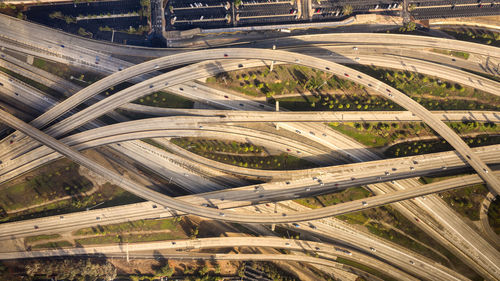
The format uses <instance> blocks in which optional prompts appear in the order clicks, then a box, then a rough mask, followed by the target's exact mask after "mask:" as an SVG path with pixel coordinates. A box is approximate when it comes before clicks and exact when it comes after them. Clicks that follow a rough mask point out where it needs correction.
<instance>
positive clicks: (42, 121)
mask: <svg viewBox="0 0 500 281" xmlns="http://www.w3.org/2000/svg"><path fill="white" fill-rule="evenodd" d="M405 39H406V38H405ZM343 40H346V39H343ZM351 40H352V38H351ZM367 41H369V39H367ZM410 41H411V40H410ZM414 41H419V40H417V39H415V40H414ZM422 41H424V40H422ZM438 41H439V40H438ZM365 42H366V41H365ZM456 45H460V44H456ZM474 45H475V44H474ZM471 47H474V49H471V50H476V49H477V52H483V51H484V49H483V48H482V47H480V46H471ZM65 48H66V47H65ZM454 48H457V47H456V46H454ZM458 48H459V47H458ZM480 49H481V50H480ZM485 49H488V48H485ZM241 51H242V50H241V49H221V50H210V52H204V51H195V52H193V53H186V54H176V55H174V56H173V57H170V58H168V59H163V58H160V59H157V60H153V61H150V62H146V63H144V64H142V65H137V66H133V67H131V68H128V69H122V70H121V71H120V72H119V73H120V74H119V75H118V74H116V75H110V76H108V77H107V78H105V79H103V80H100V81H99V82H97V83H94V84H92V85H91V86H89V87H87V88H85V89H83V90H81V91H80V92H78V93H77V94H75V95H74V96H73V98H70V99H67V100H71V99H73V100H72V103H71V102H66V101H67V100H66V101H64V102H62V103H60V105H58V106H55V107H53V109H51V110H50V111H48V112H47V113H46V114H44V115H45V116H43V117H41V118H40V117H39V118H37V120H35V121H34V122H32V123H31V124H32V125H34V126H35V127H38V128H43V127H44V126H45V125H46V124H48V123H50V122H51V121H53V120H55V119H56V118H58V117H60V116H62V115H63V114H64V113H66V112H68V111H69V110H71V109H73V108H74V107H75V106H76V105H78V104H79V103H81V102H83V101H85V100H88V99H89V98H90V97H91V96H93V95H96V94H98V93H99V92H101V91H103V90H105V89H107V88H109V87H111V86H113V85H116V84H118V83H119V82H121V81H125V80H127V79H129V78H132V77H136V76H138V75H140V74H144V73H148V72H152V71H155V69H159V68H160V69H161V68H166V67H169V66H172V65H180V64H186V63H195V62H198V61H201V60H204V59H219V60H222V59H225V58H230V59H238V58H239V59H248V58H251V59H260V60H267V61H269V60H270V58H273V59H274V58H276V60H281V61H283V62H288V63H298V64H304V65H309V66H311V67H317V68H319V69H322V70H324V71H331V72H333V73H336V74H337V75H339V76H344V74H345V73H347V74H349V79H353V80H354V81H356V82H358V83H361V84H364V85H366V86H367V87H373V88H374V90H375V91H378V92H379V94H381V95H384V96H386V97H387V98H391V99H393V100H395V101H397V102H399V103H400V104H402V105H405V106H404V107H406V108H407V109H409V110H411V111H413V113H414V114H415V115H416V116H411V115H412V114H411V113H407V116H408V117H410V118H411V117H419V118H421V119H422V120H424V121H426V122H427V123H428V124H429V123H430V124H432V126H434V128H439V130H440V131H441V132H444V135H445V136H446V138H447V140H449V141H450V140H451V143H453V144H455V148H459V149H460V152H461V154H462V155H463V156H464V157H462V158H458V157H456V155H454V156H455V157H456V159H457V160H459V159H462V160H461V161H459V162H460V165H463V160H465V161H466V162H469V164H472V167H474V168H475V169H476V171H478V172H479V174H480V175H481V177H482V178H484V179H486V180H487V181H488V182H490V183H491V187H495V186H497V184H498V178H496V177H495V176H494V173H492V172H491V171H490V170H489V168H487V166H485V165H484V164H483V163H482V161H481V159H480V158H479V157H476V155H475V153H472V151H471V150H469V148H468V147H466V146H464V144H463V143H460V141H456V136H455V135H454V133H453V132H451V133H450V130H449V129H448V127H446V126H444V127H443V126H442V124H443V123H442V122H441V121H440V120H439V119H440V118H441V117H440V116H439V115H433V114H430V113H429V112H427V111H426V110H425V109H422V108H419V107H418V106H417V105H415V104H412V101H408V98H406V96H404V94H402V93H399V92H397V91H396V90H395V89H392V88H390V87H388V86H386V85H383V84H381V83H380V82H378V81H376V80H374V79H370V78H369V77H366V75H364V74H361V73H358V72H356V71H353V70H352V69H348V68H346V67H343V66H340V65H337V64H334V63H331V62H327V61H322V60H320V59H315V58H310V57H308V56H301V55H298V54H297V55H294V57H295V58H294V59H293V60H291V59H290V58H289V57H290V55H289V54H288V53H287V52H281V51H277V50H276V51H271V50H266V51H263V50H255V51H253V50H252V49H248V50H246V51H248V52H245V54H244V55H242V54H240V52H241ZM486 52H488V51H486ZM226 55H227V57H226ZM201 58H203V59H201ZM366 59H369V57H366ZM363 60H364V58H363ZM259 64H261V62H260V61H259V62H255V63H252V61H244V62H239V61H234V62H232V61H228V62H226V61H220V62H219V64H218V65H214V64H213V63H212V62H208V63H203V62H202V63H199V64H195V65H193V66H188V67H185V68H181V69H179V70H177V71H173V72H172V73H166V74H162V75H159V76H156V77H154V78H151V80H148V81H145V82H141V83H139V84H137V85H135V86H132V87H131V88H129V89H126V90H124V91H122V92H119V93H117V94H115V95H113V96H112V98H113V97H114V99H109V98H107V99H104V100H102V101H101V102H100V103H96V104H95V106H94V108H95V110H94V111H91V110H92V109H91V108H92V106H91V107H89V108H88V109H89V110H88V111H89V112H91V113H92V114H89V113H88V112H86V111H82V113H80V115H78V114H76V117H72V118H71V117H70V118H68V119H66V120H65V121H63V122H62V123H58V124H57V125H56V126H53V127H51V128H49V129H47V130H45V132H46V133H47V134H49V135H52V136H54V137H58V136H61V135H64V134H65V133H68V132H70V131H72V130H73V129H76V128H77V127H78V126H80V125H83V124H85V123H86V122H87V121H91V120H93V119H95V118H96V117H98V116H100V115H102V114H105V113H107V112H109V111H110V110H112V109H114V108H118V107H119V106H127V102H129V101H132V100H134V99H136V98H137V97H139V96H143V95H146V94H148V93H152V92H154V91H157V90H159V89H163V88H165V86H169V87H173V85H178V86H176V88H177V89H176V91H177V92H184V91H186V90H187V88H186V89H184V88H183V87H182V84H181V83H188V82H189V80H192V79H193V78H194V77H195V78H198V77H206V76H210V75H213V74H214V73H217V72H219V71H227V70H231V69H240V68H242V67H243V68H245V67H251V66H254V65H259ZM240 65H241V66H240ZM113 67H114V66H113ZM327 67H328V69H327ZM110 69H111V68H110ZM115 69H116V68H115ZM358 75H359V76H361V78H359V77H358ZM462 75H463V74H462ZM457 79H458V78H457ZM481 79H483V78H481ZM462 80H463V79H462ZM486 80H487V79H486ZM469 81H470V80H469ZM487 81H490V80H487ZM101 82H102V83H101ZM470 82H473V81H470ZM165 83H168V85H166V84H165ZM487 83H491V81H490V82H487ZM487 83H485V84H484V85H491V84H487ZM369 84H371V86H370V85H369ZM474 84H478V83H474ZM94 85H95V86H94ZM151 86H152V87H151ZM485 88H486V87H485ZM387 89H389V91H390V92H388V91H387ZM492 89H493V88H490V90H489V91H490V92H495V93H496V94H498V92H497V91H494V90H492ZM195 90H196V89H194V90H193V87H190V88H189V91H194V92H196V91H195ZM133 92H135V94H136V95H135V96H134V95H133ZM389 94H390V95H392V96H389ZM115 96H116V97H115ZM208 97H210V96H207V98H208ZM212 97H213V95H212ZM220 103H221V104H225V105H226V106H227V107H229V108H231V107H232V106H233V105H231V104H230V103H227V102H225V101H220ZM244 104H245V108H246V109H248V108H247V104H248V105H250V106H251V103H250V102H249V103H247V102H245V103H244ZM235 106H236V107H238V105H237V104H236V105H235ZM101 107H102V108H101ZM250 110H261V108H259V106H258V105H256V106H255V108H253V107H250ZM51 111H52V112H51ZM192 113H193V112H191V114H192ZM281 113H282V112H280V114H281ZM283 113H285V112H283ZM196 114H200V113H199V112H197V113H196ZM217 114H220V113H217ZM251 114H255V116H256V120H260V122H263V121H265V122H269V120H281V121H279V122H285V121H286V122H292V121H304V120H303V119H301V120H296V119H293V118H294V117H293V114H288V115H287V114H286V113H285V114H282V115H278V114H272V113H270V114H267V115H258V114H257V113H251ZM73 116H75V115H73ZM226 116H227V117H224V118H221V117H215V118H214V117H203V118H201V117H196V118H198V119H196V118H192V119H193V121H191V122H192V123H191V125H190V126H187V127H186V128H183V126H186V123H182V122H181V121H178V120H181V119H178V118H177V119H178V120H176V121H175V122H171V123H169V124H170V125H171V126H172V127H171V129H172V132H173V133H172V134H171V135H170V136H175V135H176V134H180V133H181V131H182V130H178V131H175V130H174V129H175V127H176V126H178V127H177V129H179V128H183V130H184V132H185V133H186V135H188V134H189V133H188V131H193V130H198V131H199V130H200V129H203V130H206V129H211V130H212V131H214V130H215V128H210V126H212V125H211V122H212V121H206V120H212V119H213V120H217V122H220V121H221V119H225V118H230V119H231V120H232V121H234V122H238V121H237V120H238V118H241V119H243V118H248V115H247V113H241V114H239V113H238V114H234V115H230V114H227V115H226ZM82 117H85V118H82ZM2 118H5V119H4V120H5V122H9V124H10V125H11V126H13V127H14V128H17V129H20V130H21V129H22V131H23V132H24V133H25V134H26V135H29V136H31V137H33V138H36V139H37V140H39V141H42V142H44V144H46V145H48V146H49V147H50V148H52V149H55V150H57V151H58V152H59V153H62V154H63V155H65V156H67V157H72V159H75V160H76V161H80V163H81V164H82V165H84V166H85V165H87V166H88V167H89V168H94V169H95V170H96V173H99V172H100V173H104V172H106V175H107V177H109V178H113V179H114V181H115V182H116V183H117V184H123V185H127V186H128V188H130V189H129V190H131V191H132V192H134V191H136V192H137V190H139V189H141V187H138V186H137V185H134V183H128V182H124V181H123V180H121V179H120V178H119V177H118V178H117V177H116V175H112V173H108V172H107V171H105V170H103V169H101V168H102V167H99V166H95V163H93V162H92V161H89V159H86V158H85V157H82V156H81V155H80V154H78V153H77V152H76V151H74V150H71V149H69V148H68V147H66V146H64V145H63V144H62V143H59V142H58V141H56V140H55V139H53V138H50V137H49V136H47V135H44V134H43V133H42V132H40V131H37V130H36V129H35V128H32V127H29V126H28V125H26V124H23V122H19V120H16V119H13V118H12V117H11V116H8V115H7V114H4V115H2ZM210 118H211V119H210ZM266 118H268V119H266ZM273 118H276V119H273ZM279 118H284V119H279ZM287 118H288V119H287ZM295 118H296V117H295ZM314 118H318V119H316V120H311V121H326V120H331V119H328V118H337V120H338V116H336V117H335V116H328V117H325V116H321V117H315V116H311V119H314ZM325 118H326V119H325ZM355 118H361V119H362V118H363V117H359V116H358V117H355ZM458 118H460V117H458ZM241 119H240V120H241ZM341 119H343V116H342V117H341ZM75 120H78V121H79V123H77V122H75ZM186 120H187V119H186ZM194 120H197V121H194ZM203 120H205V121H203ZM228 120H229V119H228ZM283 120H284V121H283ZM331 121H333V120H331ZM206 123H208V125H207V124H206ZM222 123H224V122H222ZM200 124H202V125H200ZM287 124H288V123H287ZM287 124H284V125H283V126H282V127H283V128H285V129H286V126H287ZM200 126H203V128H200ZM291 126H294V123H292V124H291ZM311 126H312V124H311ZM314 126H320V125H319V124H318V125H314ZM116 127H120V126H116ZM126 127H127V126H123V128H126ZM445 127H446V128H445ZM219 128H220V127H219ZM294 128H295V127H294ZM305 128H306V129H302V130H301V131H303V132H304V133H306V132H308V129H307V126H306V127H305ZM311 128H313V127H311ZM107 129H109V128H107ZM119 129H120V130H123V129H121V128H119ZM105 130H106V129H103V131H105ZM295 130H296V129H292V131H295ZM124 132H125V133H123V136H124V137H123V138H122V139H118V140H112V139H108V140H107V141H108V142H103V143H102V144H104V143H112V142H116V141H123V140H126V139H127V137H126V136H127V134H128V133H130V132H127V131H124ZM438 132H439V131H438ZM162 134H165V133H164V132H162V133H159V132H157V135H156V136H169V135H168V134H165V135H162ZM138 135H139V133H137V135H136V136H138ZM130 136H132V137H129V139H134V137H133V135H130ZM152 136H154V134H152ZM329 137H330V136H329ZM135 138H137V137H135ZM63 142H64V141H63ZM327 142H328V141H327ZM26 144H30V145H31V146H24V145H26ZM15 145H17V146H18V147H19V146H24V147H23V148H22V150H21V152H26V151H29V150H31V149H32V148H34V147H36V146H38V145H37V144H36V143H35V142H33V141H29V140H28V139H22V140H21V141H20V142H19V143H17V142H16V143H15ZM324 145H326V146H328V145H329V144H328V143H327V144H324ZM4 148H5V146H4ZM333 148H334V147H332V149H333ZM43 149H44V148H41V149H39V151H41V150H43ZM45 150H46V148H45ZM3 151H4V153H2V154H3V156H2V157H11V156H13V155H12V154H10V153H8V152H5V151H6V150H5V149H4V150H3ZM7 151H8V150H7ZM17 152H19V151H17ZM46 152H50V150H46ZM364 155H366V156H364ZM467 155H468V156H469V157H471V159H469V158H468V157H466V156H467ZM366 157H368V154H359V155H353V157H352V158H353V160H357V161H366V160H363V158H365V159H366ZM492 157H494V156H492ZM54 159H55V158H54ZM492 159H494V158H492ZM386 167H387V166H386ZM386 167H383V168H382V170H383V169H385V168H386ZM437 168H441V166H439V165H437ZM408 169H409V166H408ZM485 169H486V170H485ZM382 170H378V171H377V172H376V173H377V175H380V173H381V172H382ZM485 171H488V173H486V172H485ZM408 173H409V174H411V172H410V170H408ZM350 177H352V176H346V179H347V180H349V179H350ZM395 178H397V177H395ZM373 180H375V181H377V180H376V176H373V179H372V180H368V181H366V182H365V181H360V182H359V183H357V184H358V185H359V184H365V183H370V182H372V181H373ZM387 180H389V179H387ZM474 180H475V182H478V181H480V179H479V178H478V177H477V176H476V177H475V178H474ZM332 182H334V181H332ZM123 185H122V186H123ZM299 186H300V185H299ZM302 188H303V187H302ZM448 188H449V187H448ZM423 190H425V188H421V189H419V192H422V193H414V194H419V195H414V196H410V195H405V196H403V197H400V198H399V199H397V200H403V199H408V198H413V197H415V196H420V195H424V194H428V193H426V192H425V191H423ZM407 192H408V193H409V192H410V191H407ZM403 193H404V192H403ZM141 194H142V195H143V196H144V197H146V198H148V199H153V197H155V196H156V195H147V194H153V193H150V192H149V193H148V192H144V193H141ZM151 196H152V197H151ZM377 197H378V196H377ZM155 198H158V197H155ZM374 198H375V197H374ZM153 201H154V199H153ZM174 201H178V200H171V199H168V198H165V196H162V198H161V201H157V202H158V203H160V204H161V205H164V206H168V207H170V208H173V209H176V210H180V211H186V212H187V213H193V214H201V215H205V216H208V217H212V218H214V219H223V220H232V219H235V220H239V221H241V220H242V219H244V218H247V219H248V218H249V217H251V215H250V214H248V213H247V214H243V215H239V214H237V213H234V214H233V213H232V212H221V211H217V210H213V209H212V208H202V207H199V206H194V207H189V208H188V207H186V205H185V204H181V203H179V202H174ZM375 202H376V201H374V203H372V204H369V206H370V207H371V206H372V205H374V204H376V203H375ZM382 202H394V201H391V200H388V201H382ZM226 203H227V201H226ZM381 204H386V203H381ZM359 205H363V204H360V202H355V203H354V205H353V207H354V208H353V209H352V210H357V209H359V208H360V206H359ZM191 206H192V205H191ZM338 207H340V206H338ZM361 207H363V206H361ZM324 209H327V208H324ZM197 210H200V211H197ZM325 212H326V215H321V216H318V217H317V218H320V217H326V216H331V215H332V213H329V212H328V211H327V210H325ZM221 214H224V215H223V216H222V215H221ZM294 216H295V215H294V214H291V213H286V217H283V216H282V215H281V214H280V215H274V216H273V215H269V216H267V215H266V217H265V218H266V220H265V221H263V217H262V216H254V220H253V222H268V223H271V222H293V221H300V220H301V219H300V217H294ZM310 218H311V217H310V216H309V219H310ZM304 220H305V219H304ZM243 221H245V220H243ZM246 221H252V220H246ZM32 226H33V224H31V227H32ZM479 252H481V251H479ZM485 254H487V253H485ZM496 255H497V254H496ZM491 262H492V261H491V260H490V263H491ZM485 267H486V271H489V273H486V274H491V275H490V277H491V276H495V275H497V274H498V268H496V269H495V266H493V267H490V268H487V266H485ZM421 274H422V273H421ZM437 274H441V273H437ZM445 276H446V275H443V276H442V279H443V280H449V279H446V278H450V276H447V277H445Z"/></svg>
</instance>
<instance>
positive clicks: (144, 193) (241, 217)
mask: <svg viewBox="0 0 500 281" xmlns="http://www.w3.org/2000/svg"><path fill="white" fill-rule="evenodd" d="M0 119H1V120H3V121H4V122H5V123H6V124H8V125H9V126H12V127H14V128H16V129H18V130H20V131H21V132H23V133H25V134H26V135H28V136H31V137H33V138H35V139H36V140H38V141H40V142H42V143H44V144H45V145H47V146H49V147H50V148H52V149H54V150H56V151H58V152H59V153H61V154H63V155H64V156H66V157H68V158H69V159H71V160H73V161H75V162H76V163H78V164H80V165H83V166H84V167H86V168H88V169H90V170H92V171H93V172H95V173H97V174H99V175H101V176H103V177H104V178H106V179H107V180H109V181H110V182H111V183H113V184H116V185H118V186H121V187H122V188H124V189H125V190H127V191H129V192H132V193H134V194H136V195H138V196H140V197H142V198H144V199H147V200H150V201H154V202H157V203H159V204H161V205H163V206H165V207H170V208H173V209H175V210H178V211H181V212H184V213H188V214H195V215H198V216H201V217H207V218H212V219H222V220H228V221H235V222H248V223H252V222H255V223H279V222H293V221H305V220H311V219H316V218H320V217H327V216H331V213H329V211H330V210H329V209H332V208H338V206H330V207H326V208H322V209H318V210H312V211H309V212H301V213H296V214H291V215H288V214H285V213H283V214H279V215H268V216H265V217H261V216H258V215H257V216H255V215H251V214H242V213H232V212H224V211H218V210H214V209H213V208H205V207H199V206H196V205H193V204H190V203H187V202H183V201H179V200H176V199H173V198H171V197H168V196H166V195H163V194H160V193H158V192H155V191H152V190H149V189H147V188H145V187H143V186H140V185H138V184H136V183H134V182H132V181H130V180H128V179H126V178H123V177H122V176H120V175H118V174H116V173H114V172H112V171H110V170H109V169H107V168H105V167H103V166H101V165H99V164H97V163H95V162H94V161H93V160H90V159H88V158H87V157H85V156H83V155H82V154H80V153H79V152H77V151H76V150H73V149H71V148H70V147H68V146H66V145H64V144H62V143H60V142H58V141H57V140H55V139H54V138H52V137H50V136H48V135H45V134H44V133H43V132H41V131H39V130H37V129H36V128H33V127H32V126H30V125H28V124H26V123H24V122H22V121H21V120H19V119H17V118H16V117H14V116H12V115H10V114H8V113H6V112H3V111H2V112H1V115H0ZM472 177H473V176H472ZM469 181H471V182H472V179H465V178H461V181H460V182H458V183H454V184H453V187H456V186H457V185H460V183H465V182H466V183H468V184H470V182H469ZM447 183H449V182H448V181H447ZM437 184H440V185H442V184H443V181H442V182H438V183H437ZM429 186H430V185H428V186H427V187H429ZM404 192H414V190H411V191H406V190H405V191H404ZM418 196H419V195H418ZM362 205H365V204H362ZM364 207H366V205H365V206H364ZM325 211H326V213H327V215H320V216H315V215H317V214H318V213H322V212H325ZM342 212H344V211H342ZM312 214H314V215H312Z"/></svg>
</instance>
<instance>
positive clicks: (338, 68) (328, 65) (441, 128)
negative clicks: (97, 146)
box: [47, 49, 500, 194]
mask: <svg viewBox="0 0 500 281" xmlns="http://www.w3.org/2000/svg"><path fill="white" fill-rule="evenodd" d="M241 53H244V54H241ZM188 54H190V55H192V56H193V58H191V59H193V61H198V60H200V59H196V57H197V56H201V55H203V58H204V59H224V58H228V57H230V58H233V59H234V58H252V59H263V60H269V59H274V60H276V61H281V62H288V63H296V64H300V65H304V66H309V67H312V68H316V69H322V70H323V71H326V72H330V73H333V74H336V75H339V76H345V78H347V79H349V80H352V81H354V82H357V83H359V84H361V85H364V86H366V87H368V88H370V89H372V90H374V91H376V92H379V93H380V94H381V95H383V96H384V97H386V98H388V99H390V100H392V101H394V102H396V103H397V104H399V105H401V106H402V107H404V108H406V109H407V110H409V111H411V112H412V113H414V114H416V115H417V116H418V117H420V118H421V119H422V120H423V121H424V122H425V123H426V124H427V125H428V126H430V127H431V128H432V129H434V130H435V131H436V132H437V133H438V134H439V135H441V137H443V138H444V139H445V140H446V141H447V142H448V143H449V144H450V145H451V146H452V147H453V148H455V149H456V150H457V151H458V152H459V153H460V154H461V156H462V157H463V158H464V159H465V160H466V161H467V162H468V163H469V165H471V166H472V167H473V168H474V170H476V172H477V173H478V174H479V175H480V176H481V177H482V178H483V179H484V180H485V181H486V183H487V184H488V186H489V187H490V188H491V189H492V192H493V193H494V194H500V181H499V180H498V179H497V178H496V177H493V176H492V175H491V170H490V169H489V168H488V166H487V165H485V164H484V163H482V162H481V160H480V159H479V158H478V157H477V156H475V155H474V153H472V151H471V149H470V148H469V147H468V146H467V144H465V142H464V141H463V140H462V139H461V138H460V137H458V136H457V135H456V134H455V132H454V131H453V130H452V129H450V128H449V127H448V126H447V125H446V124H444V123H443V122H441V121H440V120H439V119H438V118H435V117H434V116H433V115H432V114H430V113H429V112H428V111H427V110H426V109H425V108H424V107H423V106H421V105H420V104H418V103H417V102H416V101H414V100H412V99H411V98H409V97H408V96H406V95H405V94H403V93H401V92H400V91H398V90H396V89H394V88H392V87H390V86H388V85H385V84H384V83H382V82H380V81H378V80H376V79H374V78H371V77H369V76H366V75H365V74H363V73H360V72H358V71H355V70H352V69H351V68H348V67H345V66H342V65H339V64H336V63H332V62H328V61H325V60H322V59H317V58H313V57H309V56H305V55H299V54H292V53H289V52H284V51H278V50H258V49H224V50H216V49H213V50H210V51H209V52H205V51H194V52H191V53H188ZM181 55H186V53H185V54H181ZM291 57H294V59H291ZM167 58H168V57H167ZM160 60H161V59H160ZM153 61H155V62H156V60H153ZM150 62H151V61H150ZM145 64H147V63H145ZM158 64H160V62H159V61H158ZM156 65H157V64H156ZM136 66H139V67H140V66H142V64H140V65H136ZM151 66H152V67H153V68H152V69H155V64H153V65H151ZM238 66H241V67H240V68H244V67H245V65H244V64H239V65H238ZM134 67H135V66H134ZM216 67H217V68H220V65H216ZM247 67H248V66H247ZM193 68H194V69H193ZM195 69H198V71H199V73H200V74H195V73H193V72H192V71H195ZM187 70H189V72H188V73H186V74H184V73H185V72H186V71H187ZM206 70H207V69H200V65H198V64H196V65H192V66H187V67H184V68H181V69H178V70H174V71H171V72H168V73H165V74H162V75H159V76H157V77H155V78H152V79H150V80H147V81H144V82H141V83H139V84H136V85H134V86H132V87H130V88H127V89H125V90H123V91H120V92H118V93H115V94H114V95H112V96H110V97H108V98H106V99H105V100H102V101H100V102H98V103H96V104H94V105H92V106H90V107H88V108H86V109H85V110H82V111H80V112H79V113H77V114H74V115H72V116H71V117H69V118H66V119H65V120H63V121H61V122H60V123H58V124H56V125H54V126H53V127H51V128H49V129H48V130H47V133H48V134H50V135H54V136H56V137H57V136H58V135H60V133H57V131H59V132H60V131H61V130H63V131H69V129H68V128H75V127H78V126H80V125H82V124H84V123H85V122H87V121H89V120H91V119H94V118H97V117H99V116H100V115H102V114H103V113H105V112H107V111H110V110H112V109H114V108H117V107H119V106H120V105H123V104H125V103H127V102H130V101H132V100H134V99H136V98H139V97H141V96H143V95H145V93H144V91H146V93H148V92H151V90H154V89H160V88H163V87H164V86H165V84H164V83H168V85H172V84H174V85H175V84H178V83H181V82H180V81H179V80H182V77H185V76H184V75H186V76H187V77H189V78H187V77H185V78H184V79H186V80H187V79H192V78H193V76H194V77H197V78H200V77H206V76H208V75H211V73H207V72H206ZM146 71H147V70H146ZM181 73H183V74H181ZM201 73H206V74H201ZM112 76H113V75H111V76H108V77H112ZM103 80H105V79H103ZM168 80H170V81H175V80H177V81H178V82H172V83H171V82H162V81H168ZM101 81H102V80H101ZM158 82H159V83H158ZM95 84H97V83H95ZM160 84H161V85H160ZM93 85H94V84H93ZM148 88H149V90H147V89H148ZM75 96H76V95H74V96H73V97H75ZM68 100H69V99H68ZM61 104H62V103H61ZM65 127H66V128H65Z"/></svg>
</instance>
